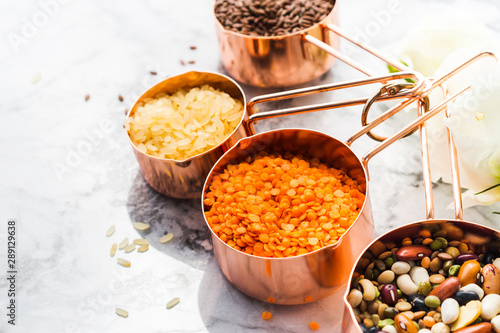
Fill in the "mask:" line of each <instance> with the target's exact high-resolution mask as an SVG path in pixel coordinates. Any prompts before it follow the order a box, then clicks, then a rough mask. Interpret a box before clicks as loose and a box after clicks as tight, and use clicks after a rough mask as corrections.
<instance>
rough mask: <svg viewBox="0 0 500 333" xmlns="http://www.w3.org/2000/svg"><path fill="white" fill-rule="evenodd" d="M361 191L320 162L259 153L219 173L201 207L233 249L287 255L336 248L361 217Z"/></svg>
mask: <svg viewBox="0 0 500 333" xmlns="http://www.w3.org/2000/svg"><path fill="white" fill-rule="evenodd" d="M361 191H362V190H361V187H360V186H359V185H358V184H357V183H356V182H355V181H354V180H352V179H351V178H349V177H348V176H347V175H346V174H345V173H344V172H343V171H341V170H337V169H334V168H330V167H328V166H326V165H325V164H322V163H320V161H319V160H318V159H304V158H303V157H302V156H299V155H297V156H294V155H291V154H285V155H284V156H283V157H281V156H279V155H268V154H266V153H261V154H259V155H258V156H257V157H256V158H255V159H254V160H248V161H246V162H242V163H240V164H238V165H229V166H227V168H226V169H225V170H224V171H223V172H222V173H220V174H217V175H215V176H214V177H213V179H212V182H211V184H210V185H209V187H208V191H207V193H205V196H204V200H203V203H204V205H205V217H206V219H207V221H208V224H209V225H210V227H211V228H212V230H213V231H214V232H215V233H216V234H217V236H218V237H219V238H220V239H221V240H222V241H223V242H225V243H227V244H228V245H229V246H231V247H233V248H235V249H237V250H240V251H243V252H245V253H248V254H253V255H256V256H263V257H288V256H296V255H301V254H305V253H308V252H311V251H315V250H318V249H320V248H322V247H324V246H327V245H332V244H335V243H336V242H337V241H338V239H339V237H340V236H341V235H342V234H343V233H344V232H345V231H346V230H347V229H348V228H349V227H350V226H351V225H352V223H354V221H355V220H356V218H357V216H358V214H359V210H360V208H361V207H362V205H363V202H364V197H365V195H364V194H363V193H362V192H361Z"/></svg>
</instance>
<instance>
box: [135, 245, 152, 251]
mask: <svg viewBox="0 0 500 333" xmlns="http://www.w3.org/2000/svg"><path fill="white" fill-rule="evenodd" d="M147 250H149V244H144V245H142V246H141V247H139V248H138V249H137V252H146V251H147Z"/></svg>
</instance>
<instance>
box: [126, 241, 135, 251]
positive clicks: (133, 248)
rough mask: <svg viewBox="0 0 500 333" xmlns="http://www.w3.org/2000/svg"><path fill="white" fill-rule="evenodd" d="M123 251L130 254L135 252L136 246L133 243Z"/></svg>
mask: <svg viewBox="0 0 500 333" xmlns="http://www.w3.org/2000/svg"><path fill="white" fill-rule="evenodd" d="M123 250H124V251H125V253H130V252H132V251H134V250H135V244H134V243H131V244H129V245H127V246H125V248H124V249H123Z"/></svg>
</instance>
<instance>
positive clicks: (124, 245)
mask: <svg viewBox="0 0 500 333" xmlns="http://www.w3.org/2000/svg"><path fill="white" fill-rule="evenodd" d="M127 245H128V238H125V239H124V240H122V241H121V242H120V244H118V249H120V250H123V249H124V248H125V247H126V246H127Z"/></svg>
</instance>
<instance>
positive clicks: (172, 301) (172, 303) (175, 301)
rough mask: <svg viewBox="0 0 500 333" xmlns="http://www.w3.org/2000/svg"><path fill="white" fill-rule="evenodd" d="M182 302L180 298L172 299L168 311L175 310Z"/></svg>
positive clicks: (168, 304)
mask: <svg viewBox="0 0 500 333" xmlns="http://www.w3.org/2000/svg"><path fill="white" fill-rule="evenodd" d="M180 301H181V299H180V298H179V297H174V298H172V299H171V300H170V301H169V302H168V303H167V309H168V310H170V309H171V308H173V307H174V306H176V305H177V304H179V302H180Z"/></svg>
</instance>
